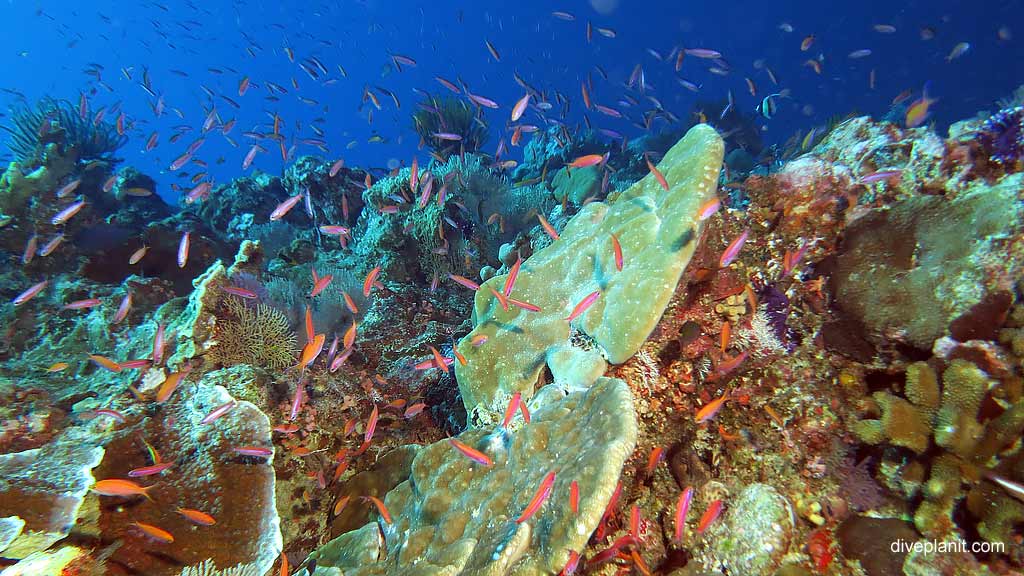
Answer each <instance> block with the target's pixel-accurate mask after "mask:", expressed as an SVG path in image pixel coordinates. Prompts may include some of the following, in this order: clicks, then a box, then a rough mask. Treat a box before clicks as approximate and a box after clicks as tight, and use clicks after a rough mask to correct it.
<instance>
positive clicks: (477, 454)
mask: <svg viewBox="0 0 1024 576" xmlns="http://www.w3.org/2000/svg"><path fill="white" fill-rule="evenodd" d="M448 443H449V444H451V445H452V447H453V448H455V449H456V450H458V451H459V452H461V453H462V455H463V456H465V457H466V458H469V459H470V460H472V461H474V462H476V463H478V464H482V465H484V466H493V465H494V461H493V460H491V458H490V457H489V456H488V455H487V454H484V453H483V452H481V451H479V450H477V449H476V448H473V447H472V446H470V445H468V444H464V443H462V442H459V441H458V440H456V439H455V438H449V439H448Z"/></svg>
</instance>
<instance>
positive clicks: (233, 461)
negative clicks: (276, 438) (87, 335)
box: [90, 371, 282, 576]
mask: <svg viewBox="0 0 1024 576" xmlns="http://www.w3.org/2000/svg"><path fill="white" fill-rule="evenodd" d="M222 378H223V374H222V373H221V372H219V371H214V372H208V373H206V374H205V375H203V376H202V377H201V378H200V379H199V380H198V381H197V382H195V383H193V382H184V383H182V384H181V385H180V389H179V390H178V391H177V392H176V393H175V394H174V395H172V396H171V398H170V399H169V400H168V401H166V402H165V403H162V404H159V405H158V406H156V407H155V408H154V412H153V413H152V414H151V415H141V416H142V417H141V418H132V419H131V420H129V421H128V422H127V423H126V424H125V425H124V426H122V427H120V428H118V429H117V430H116V431H114V432H113V433H112V439H111V441H110V443H109V444H108V445H107V455H108V456H107V458H105V459H104V460H103V462H102V463H101V464H100V465H99V466H98V467H97V468H96V469H95V471H94V474H95V476H96V478H97V479H105V478H127V477H128V473H129V471H130V470H132V469H134V468H140V467H143V466H148V465H150V464H152V463H153V462H152V459H151V457H150V452H149V451H148V450H147V447H146V445H145V444H144V443H143V442H142V440H145V441H146V442H148V443H149V445H151V446H152V448H153V449H155V450H156V452H157V453H159V454H160V456H161V458H162V459H163V460H164V461H172V462H174V465H173V466H171V467H170V468H169V469H167V470H166V471H164V472H162V473H160V475H159V476H153V477H146V478H141V479H139V481H140V484H143V485H147V486H152V488H151V489H150V490H149V495H150V497H151V500H141V501H139V500H138V499H136V500H132V501H128V502H126V501H125V500H124V499H123V498H115V497H107V496H103V497H95V498H99V508H98V518H97V519H95V520H94V521H93V522H95V526H91V525H90V529H94V530H97V531H98V533H99V534H100V535H101V537H102V538H104V539H106V540H112V539H115V538H120V539H123V540H124V545H123V546H122V547H121V548H120V549H118V550H117V551H116V552H115V553H114V554H113V556H112V558H111V561H112V562H115V563H117V564H118V565H120V566H124V567H125V568H126V569H127V570H129V571H132V572H134V573H144V574H147V575H150V576H172V575H173V576H177V575H178V574H179V573H180V572H181V567H182V566H189V565H193V564H198V563H200V562H203V561H204V560H206V559H208V558H209V559H211V560H212V562H214V563H216V565H217V566H224V567H229V566H235V565H237V564H243V565H245V564H251V565H253V567H254V571H255V572H256V573H258V574H265V573H266V572H267V571H268V570H269V569H270V567H271V565H272V564H273V563H274V560H275V559H276V557H277V555H278V553H279V552H280V550H281V548H282V539H281V531H280V525H279V522H280V521H279V518H278V513H277V508H276V506H275V473H274V469H273V456H272V455H271V456H269V457H251V456H244V455H241V454H238V453H237V452H236V451H235V448H239V447H245V446H257V447H268V448H269V447H272V443H271V430H270V421H269V419H268V418H267V416H266V415H265V414H264V413H263V412H261V411H260V410H259V409H258V408H257V407H256V406H254V405H252V404H250V403H249V402H245V401H238V400H235V399H234V398H233V397H232V396H231V395H230V394H228V393H227V391H226V390H225V389H224V388H223V387H221V386H219V385H217V382H219V381H220V380H222ZM226 404H231V405H233V408H232V409H231V410H229V411H228V412H227V413H226V414H224V415H223V416H221V417H220V418H217V419H216V420H214V421H212V422H209V423H204V422H203V419H204V418H205V417H206V416H207V415H208V414H210V413H211V412H213V411H214V409H216V408H218V407H221V406H224V405H226ZM179 508H184V509H192V510H199V511H201V512H204V513H206V514H209V515H210V516H212V517H213V518H214V519H215V522H216V523H215V524H214V525H211V526H204V525H199V524H196V523H194V522H192V521H190V520H189V519H188V518H186V517H185V516H183V515H182V514H181V513H179V512H178V509H179ZM133 522H142V523H145V524H150V525H153V526H158V527H160V528H162V529H163V530H166V531H167V532H169V533H170V534H171V535H172V536H173V537H174V543H173V545H170V546H168V545H164V544H160V543H154V542H151V541H149V540H147V539H146V538H143V537H141V536H139V535H137V533H136V531H135V530H134V529H133V527H132V526H133V525H132V523H133ZM90 524H91V523H90Z"/></svg>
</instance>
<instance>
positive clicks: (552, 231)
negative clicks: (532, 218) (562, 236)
mask: <svg viewBox="0 0 1024 576" xmlns="http://www.w3.org/2000/svg"><path fill="white" fill-rule="evenodd" d="M537 218H538V219H540V225H541V227H542V228H544V232H546V233H547V235H548V236H550V237H551V239H552V240H558V232H556V231H555V227H554V226H552V225H551V223H550V222H548V220H547V218H545V217H544V215H543V214H537Z"/></svg>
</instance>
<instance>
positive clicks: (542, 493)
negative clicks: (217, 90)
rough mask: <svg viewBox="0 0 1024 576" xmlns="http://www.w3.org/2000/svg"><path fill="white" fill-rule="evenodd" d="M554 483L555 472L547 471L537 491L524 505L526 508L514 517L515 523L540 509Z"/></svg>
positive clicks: (521, 521) (524, 519)
mask: <svg viewBox="0 0 1024 576" xmlns="http://www.w3.org/2000/svg"><path fill="white" fill-rule="evenodd" d="M554 485H555V473H554V472H548V473H547V475H546V476H544V480H542V481H541V483H540V486H539V487H538V488H537V492H536V493H535V494H534V495H533V498H532V499H530V503H529V504H527V505H526V509H525V510H523V513H522V514H521V515H520V516H519V518H516V524H522V523H523V522H526V521H527V520H529V519H530V518H531V517H532V516H533V515H534V514H536V513H537V511H538V510H540V507H541V506H543V505H544V501H545V500H547V498H548V496H550V495H551V489H552V488H553V487H554Z"/></svg>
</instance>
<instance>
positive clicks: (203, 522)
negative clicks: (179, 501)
mask: <svg viewBox="0 0 1024 576" xmlns="http://www.w3.org/2000/svg"><path fill="white" fill-rule="evenodd" d="M178 514H181V515H182V516H184V517H185V518H188V519H189V520H191V521H192V522H195V523H196V524H199V525H200V526H213V525H214V524H216V523H217V520H216V519H215V518H214V517H213V516H210V515H209V514H207V513H206V512H203V511H201V510H193V509H191V508H178Z"/></svg>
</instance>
